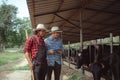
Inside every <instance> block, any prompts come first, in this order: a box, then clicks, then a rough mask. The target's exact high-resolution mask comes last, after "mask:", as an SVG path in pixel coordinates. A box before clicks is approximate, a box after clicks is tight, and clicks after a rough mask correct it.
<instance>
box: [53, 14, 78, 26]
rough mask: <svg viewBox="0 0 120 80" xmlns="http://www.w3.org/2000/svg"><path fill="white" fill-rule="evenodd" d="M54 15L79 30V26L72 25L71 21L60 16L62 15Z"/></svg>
mask: <svg viewBox="0 0 120 80" xmlns="http://www.w3.org/2000/svg"><path fill="white" fill-rule="evenodd" d="M54 15H56V16H57V17H59V18H61V19H63V20H65V21H66V22H68V23H70V24H72V25H73V26H75V27H76V28H79V26H77V25H76V24H74V23H72V22H71V21H69V20H67V19H65V18H63V17H62V16H60V15H58V14H56V13H55V14H54Z"/></svg>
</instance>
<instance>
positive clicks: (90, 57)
mask: <svg viewBox="0 0 120 80" xmlns="http://www.w3.org/2000/svg"><path fill="white" fill-rule="evenodd" d="M110 50H111V49H110V46H109V45H90V46H88V47H87V48H86V49H83V50H82V52H80V50H76V49H74V48H71V49H69V51H68V49H64V53H63V60H66V59H67V60H68V59H69V60H71V61H70V62H72V63H74V64H76V66H77V68H81V66H83V65H86V66H87V67H88V68H89V69H90V71H91V72H92V74H93V77H94V80H100V78H101V77H103V76H104V77H105V79H106V80H120V45H114V46H113V53H112V54H111V53H110ZM68 53H69V54H68ZM68 56H69V57H68Z"/></svg>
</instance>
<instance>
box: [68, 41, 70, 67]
mask: <svg viewBox="0 0 120 80" xmlns="http://www.w3.org/2000/svg"><path fill="white" fill-rule="evenodd" d="M68 64H69V68H70V41H68Z"/></svg>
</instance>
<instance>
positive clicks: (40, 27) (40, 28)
mask: <svg viewBox="0 0 120 80" xmlns="http://www.w3.org/2000/svg"><path fill="white" fill-rule="evenodd" d="M38 30H45V31H48V30H47V29H46V27H45V25H44V24H38V25H37V27H36V29H34V31H38Z"/></svg>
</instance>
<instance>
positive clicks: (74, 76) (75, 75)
mask: <svg viewBox="0 0 120 80" xmlns="http://www.w3.org/2000/svg"><path fill="white" fill-rule="evenodd" d="M66 80H82V79H81V78H80V76H78V73H77V72H74V73H72V74H71V75H70V76H69V77H68V79H66Z"/></svg>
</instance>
